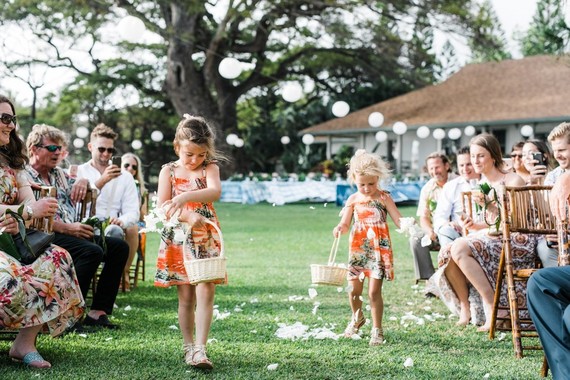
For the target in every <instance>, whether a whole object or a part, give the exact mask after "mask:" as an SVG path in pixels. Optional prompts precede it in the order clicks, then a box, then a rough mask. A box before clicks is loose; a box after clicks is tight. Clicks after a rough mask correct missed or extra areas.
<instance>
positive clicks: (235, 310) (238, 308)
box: [234, 306, 243, 313]
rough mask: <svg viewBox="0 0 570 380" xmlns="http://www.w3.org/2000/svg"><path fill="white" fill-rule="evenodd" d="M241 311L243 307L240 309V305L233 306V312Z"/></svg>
mask: <svg viewBox="0 0 570 380" xmlns="http://www.w3.org/2000/svg"><path fill="white" fill-rule="evenodd" d="M242 311H243V309H242V308H241V307H239V306H236V307H234V312H235V313H240V312H242Z"/></svg>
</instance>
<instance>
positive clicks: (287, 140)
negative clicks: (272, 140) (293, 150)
mask: <svg viewBox="0 0 570 380" xmlns="http://www.w3.org/2000/svg"><path fill="white" fill-rule="evenodd" d="M290 142H291V139H290V138H289V136H283V137H281V144H283V145H287V144H289V143H290Z"/></svg>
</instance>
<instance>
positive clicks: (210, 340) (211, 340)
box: [206, 338, 218, 344]
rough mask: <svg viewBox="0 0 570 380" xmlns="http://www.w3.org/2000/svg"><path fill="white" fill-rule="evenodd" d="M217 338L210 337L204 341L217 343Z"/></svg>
mask: <svg viewBox="0 0 570 380" xmlns="http://www.w3.org/2000/svg"><path fill="white" fill-rule="evenodd" d="M217 342H218V340H217V339H216V338H210V339H208V340H207V341H206V343H208V344H210V343H217Z"/></svg>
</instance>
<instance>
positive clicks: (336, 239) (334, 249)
mask: <svg viewBox="0 0 570 380" xmlns="http://www.w3.org/2000/svg"><path fill="white" fill-rule="evenodd" d="M339 242H340V234H338V235H336V236H335V237H334V241H333V244H332V247H331V253H330V254H329V265H333V264H334V261H335V260H336V253H337V252H338V244H339Z"/></svg>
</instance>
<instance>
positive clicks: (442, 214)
mask: <svg viewBox="0 0 570 380" xmlns="http://www.w3.org/2000/svg"><path fill="white" fill-rule="evenodd" d="M457 171H458V172H459V177H457V178H455V179H453V180H451V181H448V182H447V183H446V184H445V185H443V189H442V191H441V194H440V195H439V199H438V202H437V207H436V209H435V212H434V214H433V229H434V231H435V232H436V234H437V238H438V239H439V244H440V245H441V246H442V247H443V246H445V245H447V244H449V243H451V242H452V241H454V240H455V239H457V238H459V237H461V236H462V230H461V225H462V224H461V223H460V218H461V217H462V216H463V217H464V210H463V196H462V193H463V192H467V191H470V190H471V188H472V185H471V183H470V181H475V182H478V181H479V179H480V177H481V176H480V175H479V174H477V173H475V170H473V165H471V157H470V155H469V147H468V146H466V147H463V148H461V149H460V150H459V151H458V152H457Z"/></svg>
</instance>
